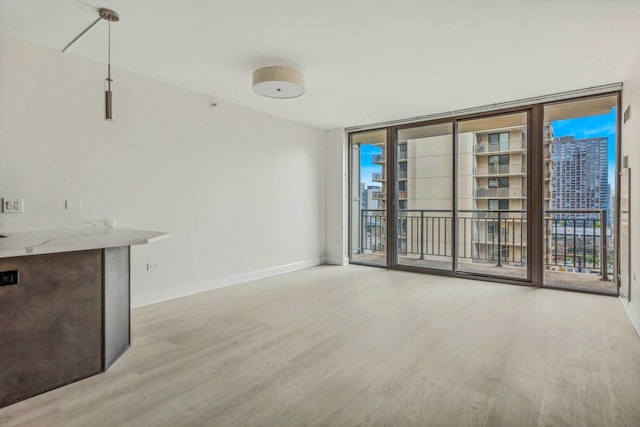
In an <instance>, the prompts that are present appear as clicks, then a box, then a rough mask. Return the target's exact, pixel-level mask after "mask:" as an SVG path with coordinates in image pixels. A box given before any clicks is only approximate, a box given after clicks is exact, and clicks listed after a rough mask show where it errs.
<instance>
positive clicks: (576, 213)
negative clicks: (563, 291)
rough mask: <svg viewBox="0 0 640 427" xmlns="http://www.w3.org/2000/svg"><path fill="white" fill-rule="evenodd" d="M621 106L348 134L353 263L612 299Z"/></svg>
mask: <svg viewBox="0 0 640 427" xmlns="http://www.w3.org/2000/svg"><path fill="white" fill-rule="evenodd" d="M619 104H620V93H619V92H613V93H604V94H600V95H593V96H588V97H581V98H578V99H569V100H553V101H549V102H546V103H537V104H532V105H527V106H523V107H515V108H511V109H509V110H502V111H499V112H488V113H484V112H483V113H478V114H476V115H471V114H469V115H465V116H458V117H447V118H438V119H435V120H433V121H429V122H420V123H407V124H402V125H393V126H389V127H385V128H382V129H375V130H368V131H359V132H353V133H351V134H350V135H349V140H350V145H349V150H350V197H351V201H350V212H351V214H350V250H351V251H350V259H351V262H353V263H358V264H366V265H374V266H383V267H389V268H398V269H404V270H416V271H417V270H424V271H431V272H434V273H439V274H448V275H456V276H461V277H471V276H473V277H477V278H486V279H489V280H492V279H495V280H496V281H500V282H508V283H521V284H529V285H533V286H540V287H543V286H544V287H560V288H569V289H574V290H581V291H587V292H597V293H610V294H614V295H615V294H617V293H618V289H617V286H616V280H615V279H616V273H617V265H618V253H617V245H618V243H617V241H616V237H617V233H618V225H617V223H618V222H619V213H617V212H616V197H614V196H615V194H616V193H617V192H618V191H617V190H618V181H619V179H618V175H617V172H618V167H619V165H618V166H616V165H617V163H616V162H618V163H619V161H620V159H619V154H618V153H619V147H618V142H617V139H618V133H619V131H620V117H619V114H620V112H619V109H620V107H619Z"/></svg>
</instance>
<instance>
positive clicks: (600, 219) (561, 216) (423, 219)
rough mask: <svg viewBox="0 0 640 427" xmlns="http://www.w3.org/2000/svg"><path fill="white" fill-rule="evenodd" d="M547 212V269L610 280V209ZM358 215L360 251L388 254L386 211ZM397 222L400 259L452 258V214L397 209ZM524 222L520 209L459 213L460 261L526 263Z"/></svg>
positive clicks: (498, 263)
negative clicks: (608, 226)
mask: <svg viewBox="0 0 640 427" xmlns="http://www.w3.org/2000/svg"><path fill="white" fill-rule="evenodd" d="M545 214H546V215H545V219H544V232H545V242H544V245H545V252H544V264H545V267H546V268H551V267H556V268H559V269H567V268H571V269H573V270H574V271H578V272H586V273H598V274H599V275H600V276H602V279H603V280H608V274H609V273H608V272H607V269H608V268H609V267H610V265H609V263H608V262H607V260H608V259H609V258H610V257H609V255H608V253H607V251H608V244H609V243H611V240H610V239H611V236H610V233H609V230H608V229H606V224H607V216H606V211H605V210H580V211H560V210H547V211H546V212H545ZM360 215H361V218H360V223H361V231H360V249H361V251H363V252H376V251H384V250H386V249H385V247H386V244H385V243H386V234H385V233H386V226H387V217H386V210H384V209H362V210H361V211H360ZM397 221H398V223H397V236H398V241H399V242H398V243H400V241H403V242H402V243H403V244H398V249H400V248H402V250H399V251H398V254H399V255H401V256H402V255H404V256H407V255H413V256H416V257H419V258H420V259H424V258H425V256H429V257H451V256H453V255H452V249H453V247H454V245H453V244H452V236H453V233H452V227H453V212H452V211H451V210H429V209H426V210H425V209H403V210H398V218H397ZM526 222H527V215H526V212H525V211H521V210H459V211H458V220H457V234H458V243H457V246H456V248H457V256H458V258H461V259H470V260H472V261H474V262H475V261H479V262H495V263H496V266H502V265H503V264H509V265H513V266H523V265H525V263H526V255H527V250H526V248H527V238H526V226H527V224H526ZM603 227H604V228H603ZM603 229H605V231H602V230H603ZM518 248H520V249H518Z"/></svg>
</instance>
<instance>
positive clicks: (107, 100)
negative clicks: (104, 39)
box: [62, 9, 120, 120]
mask: <svg viewBox="0 0 640 427" xmlns="http://www.w3.org/2000/svg"><path fill="white" fill-rule="evenodd" d="M98 14H99V15H100V17H99V18H98V19H96V20H95V21H93V23H92V24H91V25H89V26H88V27H87V28H85V30H84V31H83V32H81V33H80V34H78V36H77V37H76V38H75V39H73V40H71V42H70V43H69V44H68V45H66V46H65V48H64V49H62V51H63V52H65V51H66V50H67V49H69V47H70V46H71V45H72V44H74V43H75V42H76V41H77V40H78V39H79V38H80V37H82V36H83V35H84V34H85V33H86V32H87V31H89V30H90V29H91V28H93V26H94V25H96V24H97V23H98V21H100V20H101V19H104V20H105V21H107V22H108V23H109V39H108V56H107V79H106V82H107V84H106V85H105V86H106V87H105V91H104V107H105V108H104V115H105V119H106V120H113V92H111V82H112V81H113V80H112V79H111V23H112V22H118V21H119V20H120V15H118V14H117V13H116V12H114V11H113V10H111V9H99V10H98Z"/></svg>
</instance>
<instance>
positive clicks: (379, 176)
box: [371, 173, 384, 181]
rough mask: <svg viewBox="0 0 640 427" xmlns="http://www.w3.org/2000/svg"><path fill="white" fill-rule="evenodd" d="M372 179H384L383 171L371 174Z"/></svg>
mask: <svg viewBox="0 0 640 427" xmlns="http://www.w3.org/2000/svg"><path fill="white" fill-rule="evenodd" d="M371 181H384V174H383V173H374V174H371Z"/></svg>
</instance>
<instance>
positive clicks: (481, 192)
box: [476, 187, 526, 198]
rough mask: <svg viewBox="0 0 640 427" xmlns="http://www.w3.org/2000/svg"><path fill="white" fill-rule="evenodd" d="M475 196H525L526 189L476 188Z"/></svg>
mask: <svg viewBox="0 0 640 427" xmlns="http://www.w3.org/2000/svg"><path fill="white" fill-rule="evenodd" d="M476 197H478V198H482V197H491V198H500V197H503V198H507V197H518V198H519V197H526V191H524V190H523V189H522V188H486V187H481V188H476Z"/></svg>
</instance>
